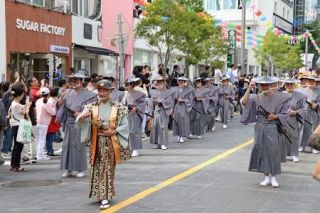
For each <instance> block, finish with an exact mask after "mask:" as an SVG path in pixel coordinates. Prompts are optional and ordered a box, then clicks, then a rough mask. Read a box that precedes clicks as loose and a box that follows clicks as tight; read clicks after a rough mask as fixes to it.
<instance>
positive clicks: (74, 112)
mask: <svg viewBox="0 0 320 213" xmlns="http://www.w3.org/2000/svg"><path fill="white" fill-rule="evenodd" d="M67 78H69V79H70V85H71V88H72V89H71V90H69V91H67V92H66V95H65V96H64V98H63V99H62V100H61V102H60V103H61V105H60V106H59V108H58V111H57V116H56V119H57V121H58V122H59V123H63V124H64V131H65V136H64V142H63V147H62V153H61V164H60V169H61V170H66V172H65V173H64V174H63V175H62V176H63V177H70V176H72V171H78V174H77V177H83V176H84V173H83V172H84V171H85V170H87V168H88V165H87V148H86V145H85V144H84V143H81V140H80V135H81V131H80V129H79V128H77V127H75V119H76V117H77V116H78V115H79V114H80V113H81V111H82V110H83V108H84V106H85V105H87V104H89V103H92V102H94V101H96V100H97V94H96V93H94V92H91V91H88V90H87V89H85V88H83V86H82V81H83V79H84V78H85V76H83V75H81V74H73V75H70V76H67Z"/></svg>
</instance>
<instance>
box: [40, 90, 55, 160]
mask: <svg viewBox="0 0 320 213" xmlns="http://www.w3.org/2000/svg"><path fill="white" fill-rule="evenodd" d="M40 93H41V96H42V97H41V98H40V99H38V100H37V102H36V111H37V120H38V125H37V127H38V137H37V139H38V140H37V144H38V147H37V160H50V158H49V157H47V156H45V155H44V146H45V144H46V136H47V131H48V126H49V124H50V121H51V117H52V116H54V115H56V100H54V99H50V100H51V101H50V102H49V101H48V98H49V93H50V90H49V89H48V88H47V87H43V88H41V90H40Z"/></svg>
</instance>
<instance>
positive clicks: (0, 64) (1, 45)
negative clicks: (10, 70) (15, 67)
mask: <svg viewBox="0 0 320 213" xmlns="http://www.w3.org/2000/svg"><path fill="white" fill-rule="evenodd" d="M5 8H6V7H5V0H0V23H5V21H6V17H5ZM6 64H7V63H6V25H5V24H0V81H4V80H5V76H6Z"/></svg>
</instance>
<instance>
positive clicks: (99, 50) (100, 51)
mask: <svg viewBox="0 0 320 213" xmlns="http://www.w3.org/2000/svg"><path fill="white" fill-rule="evenodd" d="M73 46H74V47H76V48H81V49H84V50H86V51H88V52H89V53H93V54H97V55H108V56H118V53H116V52H115V51H113V50H108V49H105V48H100V47H90V46H85V45H79V44H74V45H73Z"/></svg>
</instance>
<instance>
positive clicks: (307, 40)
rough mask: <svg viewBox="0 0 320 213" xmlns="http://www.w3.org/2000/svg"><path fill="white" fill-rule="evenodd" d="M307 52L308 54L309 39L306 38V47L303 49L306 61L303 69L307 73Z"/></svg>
mask: <svg viewBox="0 0 320 213" xmlns="http://www.w3.org/2000/svg"><path fill="white" fill-rule="evenodd" d="M307 32H308V31H307ZM308 52H309V37H307V38H306V47H305V60H306V63H305V67H306V71H308Z"/></svg>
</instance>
